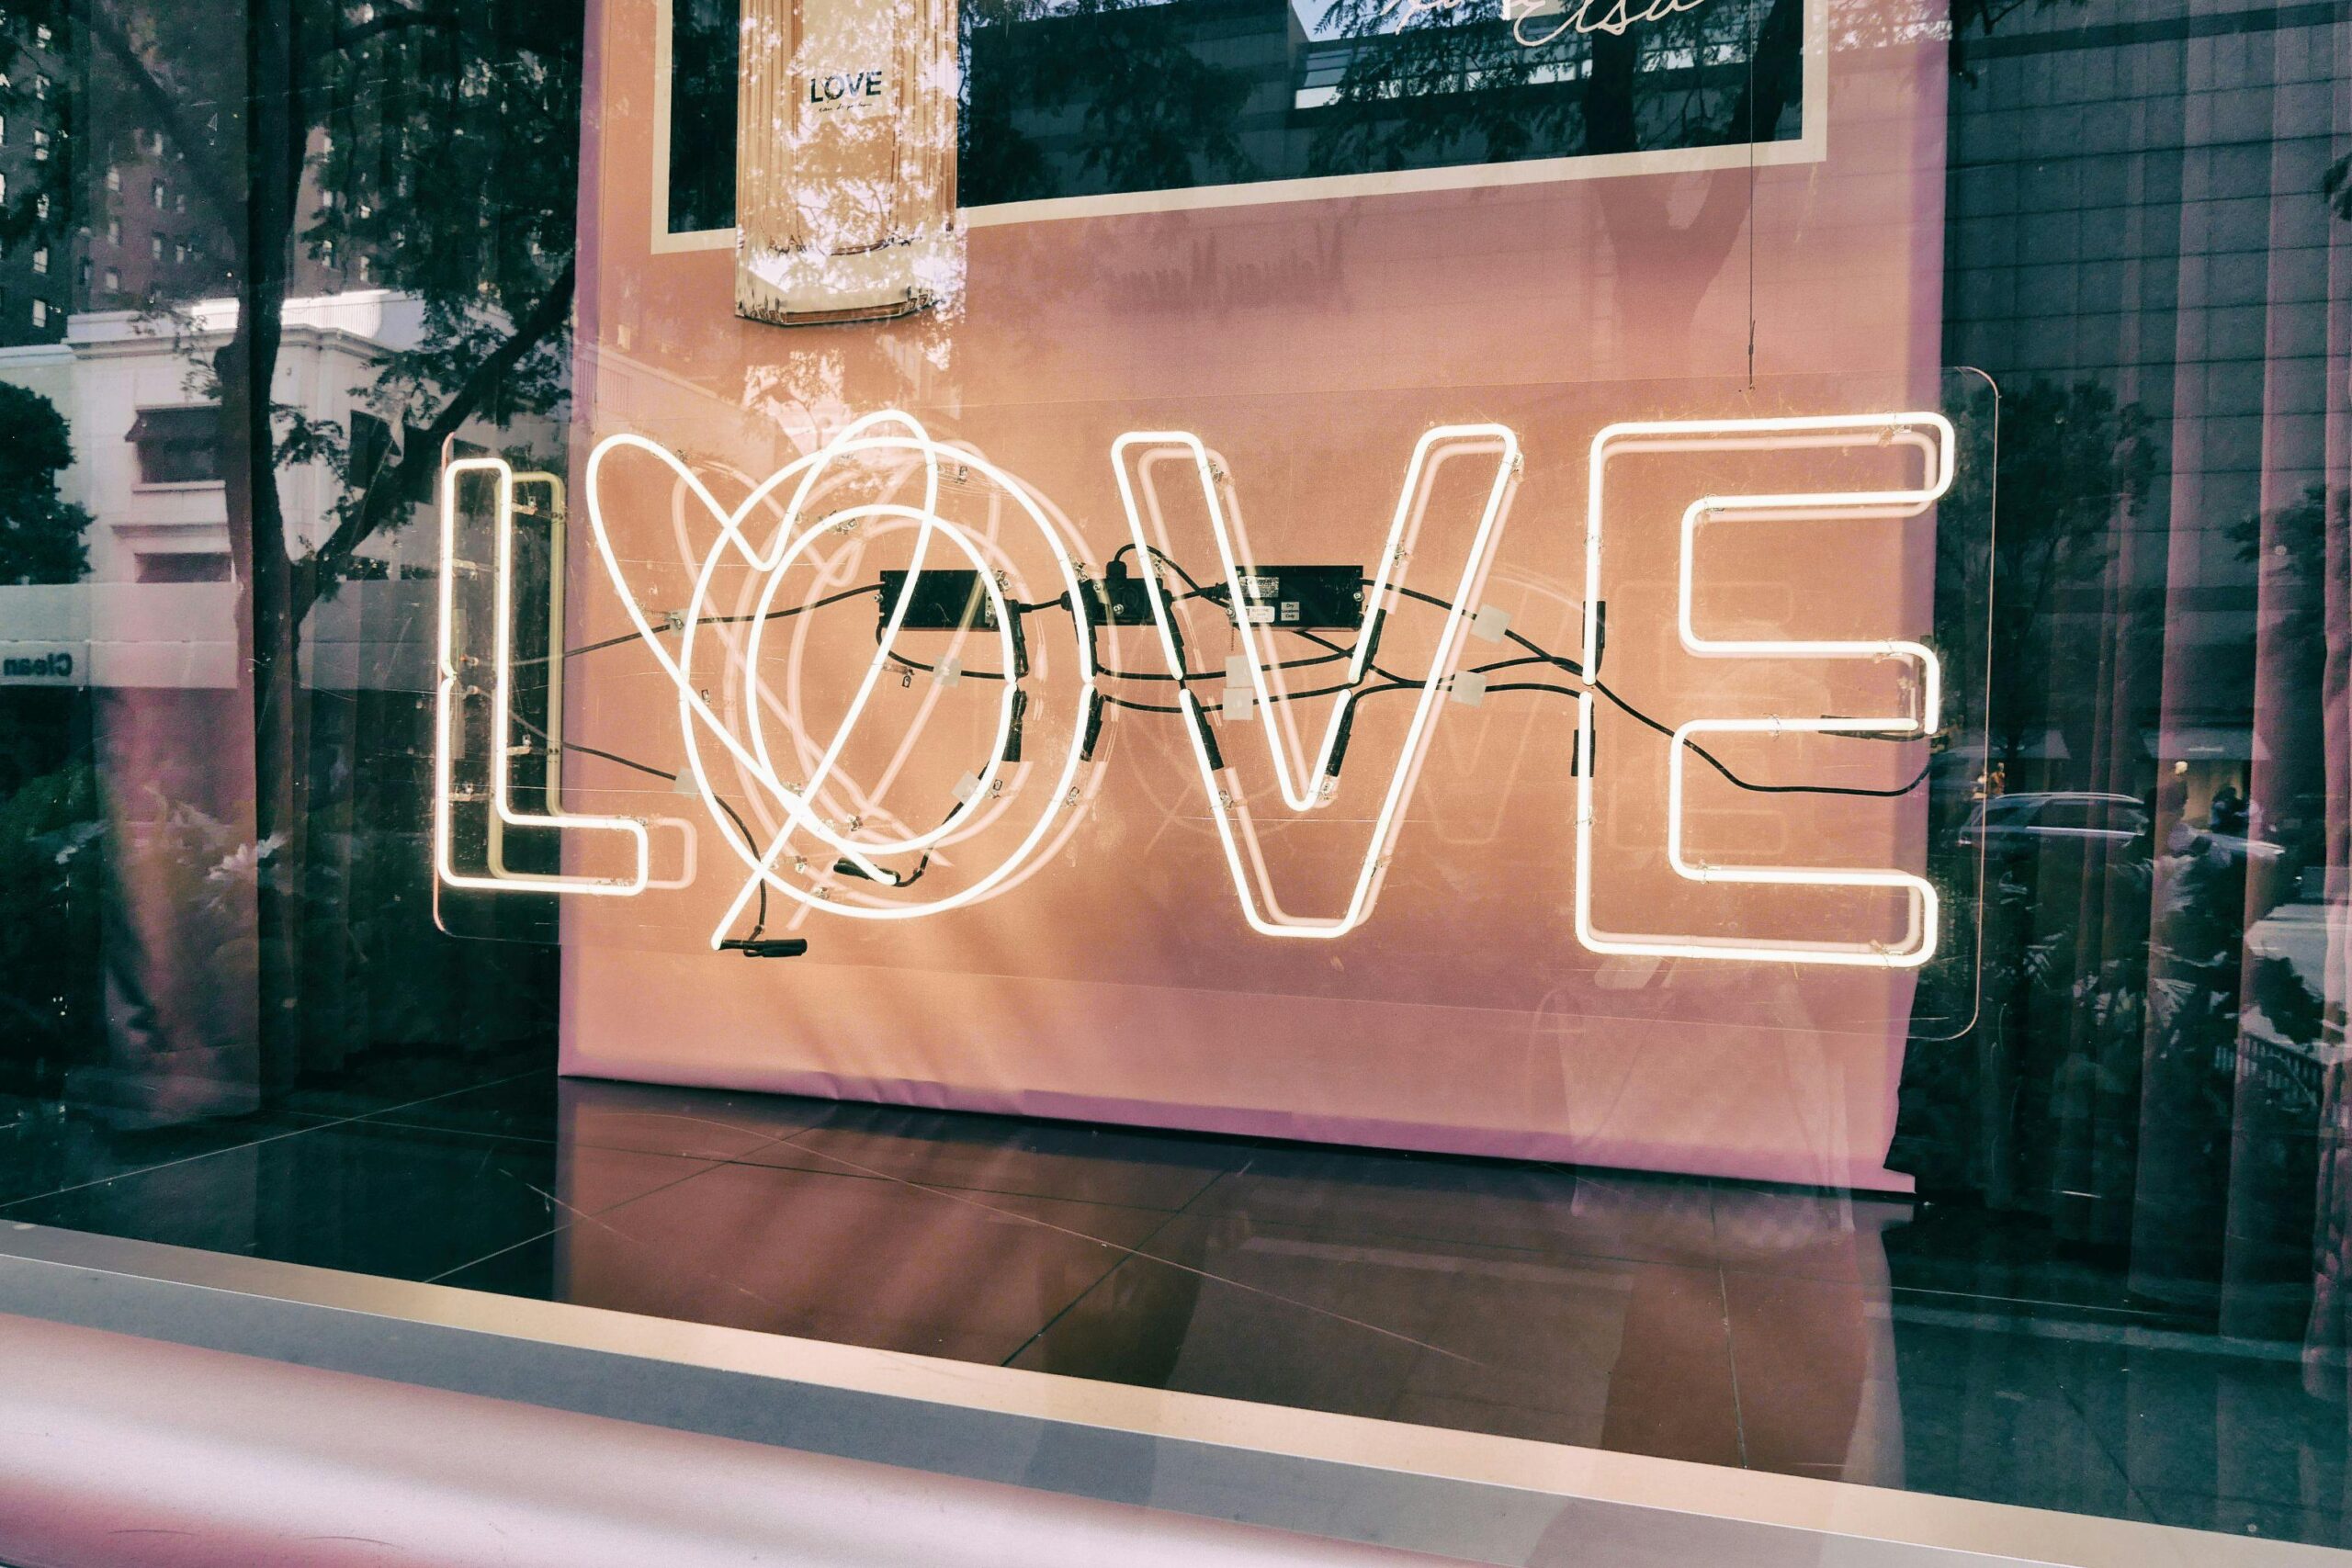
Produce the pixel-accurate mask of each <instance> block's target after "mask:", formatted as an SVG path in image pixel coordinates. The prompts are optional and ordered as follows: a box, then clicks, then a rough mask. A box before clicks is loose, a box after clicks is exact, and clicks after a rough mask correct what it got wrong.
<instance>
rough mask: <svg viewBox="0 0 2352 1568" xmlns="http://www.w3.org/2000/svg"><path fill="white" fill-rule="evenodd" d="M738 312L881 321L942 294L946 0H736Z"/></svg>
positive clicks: (948, 263) (948, 73) (952, 274)
mask: <svg viewBox="0 0 2352 1568" xmlns="http://www.w3.org/2000/svg"><path fill="white" fill-rule="evenodd" d="M742 36H743V53H742V61H743V63H742V74H741V83H740V85H739V87H738V89H737V104H738V116H737V130H736V175H735V205H736V212H737V221H738V223H739V224H740V225H741V229H740V235H739V238H738V240H737V242H736V253H735V310H736V313H737V314H739V315H741V316H745V317H748V318H750V319H752V320H753V321H773V322H775V323H777V324H779V325H785V326H791V325H800V324H810V323H819V322H827V321H880V320H886V319H888V318H889V317H893V316H903V315H906V314H908V313H909V312H910V311H913V310H922V309H923V308H924V307H925V306H928V305H933V304H937V303H939V302H940V301H942V300H943V299H950V298H952V297H954V296H955V295H956V293H957V292H958V291H959V288H960V285H961V279H962V270H963V268H962V257H961V253H960V252H959V250H958V249H957V245H956V241H957V236H956V96H957V93H956V86H957V83H956V72H957V67H956V0H745V3H744V6H743V35H742Z"/></svg>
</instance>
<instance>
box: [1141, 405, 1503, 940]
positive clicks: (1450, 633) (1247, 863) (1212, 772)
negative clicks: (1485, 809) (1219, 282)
mask: <svg viewBox="0 0 2352 1568" xmlns="http://www.w3.org/2000/svg"><path fill="white" fill-rule="evenodd" d="M1447 442H1462V443H1475V444H1476V445H1478V446H1486V445H1488V444H1491V445H1493V446H1496V447H1497V448H1498V454H1499V457H1498V462H1497V463H1496V467H1495V478H1494V482H1493V483H1492V485H1491V486H1490V487H1489V488H1488V490H1487V498H1486V502H1485V505H1484V508H1483V510H1482V512H1481V514H1480V516H1479V520H1478V527H1477V532H1476V535H1475V536H1474V537H1473V539H1472V542H1471V547H1470V551H1469V555H1468V557H1467V558H1466V559H1465V560H1464V564H1463V569H1462V578H1461V581H1460V584H1459V586H1458V587H1457V589H1456V591H1455V592H1454V593H1453V597H1452V599H1451V600H1450V601H1449V603H1448V606H1447V610H1446V615H1445V622H1444V625H1443V626H1442V628H1441V630H1440V632H1439V636H1438V645H1437V649H1436V651H1435V652H1434V654H1433V655H1432V656H1431V660H1430V670H1429V673H1428V674H1427V676H1425V677H1424V678H1423V680H1422V682H1421V688H1420V694H1419V698H1418V699H1417V701H1416V703H1415V705H1414V709H1413V717H1412V721H1411V724H1410V726H1409V727H1408V729H1407V731H1406V739H1405V743H1404V747H1403V750H1401V751H1400V752H1399V754H1398V757H1397V766H1396V768H1395V769H1394V771H1393V772H1392V773H1390V775H1389V781H1388V788H1387V791H1386V793H1385V795H1383V797H1382V800H1381V805H1380V809H1379V811H1378V813H1377V814H1376V815H1375V817H1374V823H1373V831H1372V834H1371V837H1370V839H1369V840H1368V841H1367V842H1366V845H1365V849H1364V855H1363V863H1362V866H1361V867H1360V869H1359V871H1358V873H1357V876H1356V880H1355V883H1354V886H1352V888H1351V890H1350V893H1349V897H1348V903H1347V906H1346V908H1345V910H1344V911H1343V912H1342V913H1341V914H1340V915H1339V916H1337V917H1332V918H1302V917H1295V916H1291V915H1288V914H1286V913H1284V912H1283V910H1282V909H1281V908H1280V906H1279V905H1278V904H1276V903H1275V902H1274V900H1273V897H1272V884H1271V879H1270V878H1269V876H1268V874H1267V869H1266V865H1265V860H1264V856H1263V854H1262V852H1261V849H1260V845H1259V843H1258V838H1257V834H1256V831H1255V829H1254V828H1253V827H1252V826H1251V824H1250V816H1249V813H1248V810H1247V808H1246V807H1243V806H1241V805H1240V804H1239V802H1240V791H1239V789H1238V787H1237V788H1236V789H1234V790H1232V791H1230V792H1228V791H1227V790H1226V789H1224V788H1223V787H1221V786H1220V784H1218V781H1217V772H1216V769H1215V768H1214V767H1213V766H1212V765H1211V763H1210V761H1209V752H1208V747H1207V746H1206V744H1205V743H1204V741H1203V739H1202V737H1201V729H1200V727H1201V725H1202V723H1203V722H1204V718H1203V711H1202V708H1201V705H1200V704H1199V702H1198V700H1197V699H1195V698H1194V697H1193V694H1192V692H1191V691H1190V690H1189V689H1188V688H1187V687H1185V686H1184V685H1182V683H1180V684H1179V685H1178V687H1177V702H1178V705H1180V706H1181V707H1182V710H1183V716H1184V719H1185V721H1186V722H1185V739H1186V740H1187V741H1188V742H1189V743H1190V744H1191V746H1192V748H1193V760H1194V761H1195V762H1196V763H1197V764H1198V765H1199V768H1200V772H1201V787H1202V789H1203V791H1204V794H1205V795H1207V797H1208V802H1209V810H1210V813H1211V816H1212V817H1213V818H1214V819H1215V821H1216V830H1217V840H1218V843H1219V845H1220V846H1221V847H1222V849H1223V851H1224V853H1225V859H1226V866H1227V870H1228V872H1230V874H1231V875H1232V878H1233V886H1234V892H1235V894H1236V895H1237V896H1238V898H1239V899H1240V902H1241V913H1242V918H1243V919H1245V920H1246V921H1247V922H1248V923H1249V925H1250V930H1252V931H1256V932H1258V933H1259V934H1260V935H1261V936H1269V937H1288V938H1306V939H1310V940H1323V941H1329V940H1332V939H1335V938H1338V937H1342V936H1345V935H1346V934H1347V933H1348V932H1350V931H1353V930H1355V929H1356V928H1357V927H1358V926H1360V925H1362V924H1363V922H1364V920H1365V919H1368V918H1369V917H1370V915H1371V913H1372V908H1373V906H1374V902H1375V901H1376V900H1377V898H1378V896H1379V890H1380V886H1381V884H1382V883H1383V882H1384V881H1385V878H1386V875H1387V870H1388V864H1389V861H1390V859H1391V857H1392V855H1393V853H1394V851H1395V847H1396V841H1397V835H1398V833H1399V832H1400V831H1401V829H1402V822H1401V817H1402V813H1403V808H1404V806H1405V803H1406V802H1407V801H1408V799H1409V798H1410V797H1411V794H1412V790H1413V786H1414V784H1416V783H1417V782H1418V781H1419V775H1420V768H1421V763H1422V761H1423V760H1424V758H1425V757H1426V754H1427V751H1428V745H1429V739H1430V733H1431V730H1432V728H1434V721H1435V716H1436V711H1437V705H1438V701H1439V693H1440V692H1441V690H1442V687H1443V683H1444V682H1445V680H1446V679H1447V677H1448V676H1449V675H1450V674H1451V672H1452V669H1453V658H1454V654H1455V651H1456V649H1458V648H1459V647H1460V645H1461V639H1462V633H1463V626H1464V620H1465V616H1464V604H1465V603H1466V602H1467V601H1468V599H1469V598H1470V597H1471V596H1472V595H1473V594H1474V593H1475V592H1476V588H1477V585H1478V583H1479V581H1481V579H1482V578H1483V576H1484V574H1485V571H1486V569H1487V564H1488V562H1489V560H1490V559H1491V558H1492V556H1493V552H1494V546H1495V541H1496V539H1497V537H1498V535H1499V533H1500V529H1501V524H1502V519H1503V516H1504V513H1505V512H1506V510H1507V503H1508V502H1509V500H1510V493H1511V488H1512V485H1513V483H1514V482H1515V480H1516V479H1517V477H1518V473H1519V468H1520V448H1519V436H1518V434H1516V433H1515V432H1514V431H1512V430H1511V429H1510V427H1508V426H1506V425H1500V424H1456V425H1441V426H1439V427H1438V428H1436V429H1434V430H1430V431H1428V432H1426V433H1425V434H1423V435H1422V436H1421V438H1420V439H1419V441H1418V442H1416V443H1415V444H1414V447H1413V456H1412V459H1411V461H1410V462H1409V463H1408V466H1407V468H1406V473H1405V483H1404V486H1403V488H1402V490H1401V491H1399V492H1398V496H1397V510H1396V512H1395V513H1394V514H1393V515H1392V517H1391V519H1390V523H1389V528H1388V534H1387V537H1386V539H1385V543H1384V545H1383V547H1382V549H1381V558H1380V565H1379V567H1378V569H1377V570H1376V573H1375V575H1374V580H1373V586H1372V590H1371V592H1368V593H1367V594H1366V595H1365V596H1364V618H1363V623H1362V625H1361V626H1359V627H1358V629H1357V637H1356V646H1355V651H1354V654H1353V656H1352V657H1351V659H1350V660H1349V666H1348V668H1349V682H1350V684H1351V685H1352V684H1354V683H1355V682H1358V681H1361V680H1362V679H1363V672H1364V671H1365V669H1366V668H1367V667H1368V666H1369V664H1370V662H1371V659H1372V648H1371V644H1370V638H1369V636H1368V635H1367V634H1369V632H1370V630H1371V628H1372V626H1373V624H1374V619H1375V618H1376V617H1377V615H1379V613H1380V611H1381V609H1382V608H1383V607H1384V604H1385V601H1386V600H1387V599H1388V598H1389V597H1390V596H1391V595H1390V587H1391V584H1390V581H1389V578H1390V573H1391V571H1392V570H1394V569H1395V567H1396V565H1397V556H1398V546H1399V545H1400V544H1401V543H1402V541H1403V540H1404V537H1405V536H1406V532H1407V529H1408V525H1417V521H1418V518H1419V512H1420V508H1425V507H1426V505H1427V500H1428V491H1429V484H1430V477H1429V470H1430V467H1431V461H1430V454H1431V452H1432V451H1433V450H1434V449H1435V448H1436V447H1437V446H1439V445H1440V444H1442V443H1447ZM1137 446H1143V447H1151V446H1159V447H1168V446H1176V447H1181V448H1182V449H1183V450H1184V451H1186V452H1187V453H1189V454H1190V455H1191V457H1192V458H1193V471H1194V473H1195V474H1196V475H1197V477H1198V479H1199V480H1200V484H1201V490H1202V494H1203V497H1204V501H1205V502H1206V504H1207V508H1208V515H1209V525H1210V528H1211V530H1212V532H1213V533H1214V534H1215V535H1216V546H1217V554H1218V558H1219V561H1220V564H1221V565H1222V566H1223V568H1224V571H1225V580H1226V586H1227V591H1228V592H1229V594H1230V595H1231V598H1230V603H1231V605H1232V607H1233V619H1234V623H1235V625H1236V626H1237V627H1238V629H1239V631H1240V633H1241V636H1242V638H1243V646H1244V647H1245V648H1247V649H1248V650H1249V658H1250V682H1251V692H1252V695H1253V699H1254V702H1253V706H1254V707H1255V708H1256V709H1257V713H1256V717H1257V719H1258V722H1259V723H1260V724H1261V726H1262V727H1263V728H1264V733H1265V737H1266V746H1267V751H1268V754H1269V755H1270V756H1271V757H1272V759H1273V763H1274V770H1275V776H1276V778H1277V780H1278V782H1279V784H1280V786H1281V789H1282V794H1283V804H1284V805H1285V806H1287V807H1289V808H1290V809H1291V810H1292V811H1294V812H1300V811H1307V810H1312V809H1315V808H1316V807H1319V806H1322V805H1324V804H1326V801H1325V800H1324V798H1323V796H1322V794H1321V788H1320V781H1321V779H1322V777H1323V774H1324V770H1325V769H1327V768H1328V767H1329V765H1330V761H1331V753H1332V751H1333V750H1335V749H1336V747H1337V745H1338V739H1339V728H1340V721H1341V718H1342V716H1343V714H1344V711H1345V705H1344V699H1343V701H1342V703H1341V705H1338V706H1335V707H1334V708H1333V710H1332V713H1331V716H1330V717H1329V720H1328V722H1327V723H1326V724H1325V727H1324V731H1323V739H1322V743H1321V744H1320V745H1319V746H1318V747H1317V751H1316V755H1315V758H1314V761H1313V762H1312V764H1311V765H1310V766H1309V767H1308V768H1307V769H1306V773H1305V775H1304V777H1303V778H1301V779H1298V780H1296V781H1294V778H1293V775H1292V771H1291V759H1290V758H1289V757H1287V756H1286V755H1285V753H1284V748H1283V746H1282V745H1281V743H1280V737H1279V735H1278V734H1277V731H1276V728H1275V727H1276V725H1277V723H1278V719H1277V716H1276V714H1275V711H1274V702H1273V699H1272V695H1271V694H1270V693H1269V691H1268V688H1267V683H1266V664H1267V660H1266V657H1265V650H1264V649H1263V648H1262V646H1261V644H1260V642H1259V640H1258V637H1257V628H1256V627H1255V626H1253V625H1252V624H1251V623H1250V620H1249V618H1248V615H1247V613H1246V607H1247V605H1248V604H1249V596H1248V595H1247V594H1245V593H1244V592H1242V588H1241V581H1240V580H1241V576H1242V572H1241V569H1240V565H1239V562H1238V558H1237V554H1236V551H1235V547H1234V540H1233V536H1232V531H1231V527H1230V525H1228V523H1227V516H1226V512H1225V508H1224V505H1223V503H1222V499H1221V497H1220V495H1219V492H1218V488H1217V484H1216V475H1215V473H1214V472H1212V470H1211V468H1210V463H1209V457H1208V452H1207V449H1206V448H1205V447H1204V446H1202V444H1201V441H1200V438H1199V437H1198V436H1196V435H1193V434H1191V433H1190V432H1187V431H1129V432H1127V433H1126V434H1123V435H1121V436H1119V437H1118V438H1117V439H1116V440H1114V441H1113V442H1112V444H1111V466H1112V470H1113V472H1114V476H1115V477H1116V479H1117V481H1118V487H1119V500H1120V502H1121V504H1122V505H1123V506H1124V507H1125V511H1126V514H1127V525H1128V528H1129V531H1130V532H1131V534H1132V535H1133V536H1134V539H1135V545H1136V551H1137V552H1138V555H1139V559H1138V561H1137V565H1138V566H1139V567H1140V568H1141V569H1142V571H1143V580H1144V583H1145V591H1146V594H1147V596H1148V599H1149V601H1150V603H1151V613H1152V620H1153V623H1154V625H1155V626H1157V627H1158V629H1159V646H1160V653H1161V656H1162V657H1163V658H1164V659H1165V660H1167V664H1168V670H1169V672H1170V674H1171V675H1178V676H1181V675H1182V670H1183V665H1182V659H1181V657H1180V656H1179V654H1178V651H1177V646H1176V636H1175V629H1174V625H1173V623H1172V622H1171V620H1170V613H1169V607H1168V603H1167V594H1166V591H1165V589H1164V588H1163V587H1162V585H1161V582H1160V579H1159V570H1158V569H1157V567H1156V566H1154V565H1153V564H1152V561H1153V553H1154V547H1153V544H1152V541H1151V539H1150V538H1149V537H1148V530H1147V528H1146V525H1145V522H1144V511H1145V508H1144V504H1143V502H1142V501H1141V500H1139V498H1138V497H1137V494H1136V486H1135V481H1134V476H1133V474H1132V473H1131V472H1130V468H1129V464H1128V460H1127V454H1128V451H1129V449H1130V448H1132V447H1137ZM1417 501H1418V502H1419V503H1420V507H1418V508H1417V506H1416V504H1415V503H1416V502H1417ZM1152 511H1153V513H1154V514H1155V515H1157V513H1158V505H1157V498H1156V497H1154V498H1153V503H1152ZM1282 700H1283V703H1284V704H1287V703H1288V701H1289V698H1288V696H1287V694H1284V695H1283V699H1282ZM1227 771H1228V772H1229V771H1230V770H1229V769H1228V770H1227ZM1253 876H1254V879H1255V882H1256V884H1257V886H1256V887H1254V888H1253V886H1252V880H1253ZM1261 896H1262V897H1263V899H1264V904H1265V908H1262V909H1261Z"/></svg>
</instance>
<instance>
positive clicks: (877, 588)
mask: <svg viewBox="0 0 2352 1568" xmlns="http://www.w3.org/2000/svg"><path fill="white" fill-rule="evenodd" d="M879 592H882V585H881V584H880V583H878V582H869V583H866V584H865V586H863V587H860V588H845V589H843V590H842V592H839V593H833V594H829V595H827V596H826V597H824V598H822V599H812V600H810V601H809V603H808V604H796V605H794V606H793V607H792V608H791V609H789V610H770V611H769V612H768V613H767V614H766V615H705V616H702V617H701V619H700V621H699V622H698V624H699V625H702V626H736V625H740V624H741V623H742V622H745V621H786V620H790V619H791V618H792V617H793V616H795V615H806V614H808V613H809V611H811V610H821V609H823V608H824V607H825V606H826V605H828V604H841V603H842V602H843V601H844V600H849V599H857V598H862V597H863V596H865V594H868V593H879ZM636 641H639V637H638V635H637V634H636V633H635V632H623V633H622V634H621V635H620V636H618V637H606V638H605V640H604V641H602V642H591V643H585V644H582V646H581V647H578V648H567V649H564V650H563V656H564V657H565V658H566V659H577V658H579V657H580V656H581V655H582V654H583V653H601V652H603V651H604V650H605V649H608V648H618V647H620V646H621V644H623V643H625V642H636ZM547 661H548V655H546V654H544V653H542V654H540V655H538V656H537V658H533V659H516V660H509V661H508V662H509V667H510V668H512V669H515V670H521V669H526V668H527V667H528V666H531V665H534V664H545V663H546V662H547Z"/></svg>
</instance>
